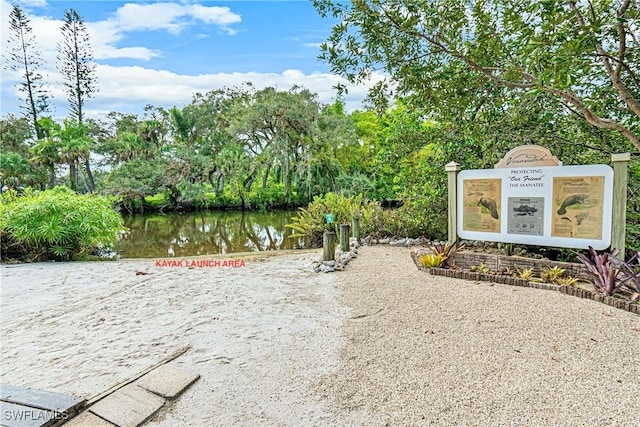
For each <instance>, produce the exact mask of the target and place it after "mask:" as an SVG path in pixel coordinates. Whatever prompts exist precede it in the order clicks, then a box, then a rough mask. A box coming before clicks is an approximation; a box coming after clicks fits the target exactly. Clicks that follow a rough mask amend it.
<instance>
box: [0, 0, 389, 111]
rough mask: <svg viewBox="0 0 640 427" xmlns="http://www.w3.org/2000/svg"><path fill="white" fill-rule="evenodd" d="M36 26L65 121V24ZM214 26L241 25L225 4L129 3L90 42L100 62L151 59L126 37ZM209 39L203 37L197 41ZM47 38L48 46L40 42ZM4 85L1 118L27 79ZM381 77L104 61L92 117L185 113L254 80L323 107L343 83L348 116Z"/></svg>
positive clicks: (98, 25) (5, 80)
mask: <svg viewBox="0 0 640 427" xmlns="http://www.w3.org/2000/svg"><path fill="white" fill-rule="evenodd" d="M0 6H1V7H2V19H3V22H8V16H9V12H10V9H11V4H10V3H9V2H8V1H7V0H0ZM28 14H29V17H30V19H31V26H32V27H33V31H34V36H35V37H36V40H37V41H38V42H39V43H38V46H39V47H40V49H41V52H40V57H41V59H42V60H43V62H44V63H45V64H46V67H44V68H43V69H41V70H39V71H40V72H41V74H42V75H43V77H44V79H45V81H46V82H49V83H50V84H49V88H50V89H51V90H52V92H53V95H54V103H55V109H54V111H55V113H54V115H55V116H56V118H60V117H64V116H66V114H67V112H68V105H67V101H66V94H65V93H64V89H63V87H62V84H61V83H62V80H63V79H62V77H61V75H60V74H59V72H58V71H57V70H56V68H55V67H56V63H57V61H56V55H57V42H58V41H60V40H61V35H60V26H61V25H62V21H60V20H56V19H53V18H51V17H50V16H37V15H31V14H30V13H29V12H28ZM194 20H197V21H201V22H204V23H206V24H209V25H214V26H215V27H216V28H218V29H219V30H220V31H223V32H225V33H227V34H233V30H232V29H230V28H229V26H230V25H232V24H236V23H239V22H241V17H240V15H237V14H235V13H233V12H231V10H230V9H229V8H227V7H218V6H210V7H206V6H203V5H200V4H188V3H153V4H134V3H128V4H126V5H124V6H122V7H120V8H119V9H117V11H116V12H114V13H113V14H112V15H111V16H109V18H108V19H106V20H102V21H99V22H87V23H86V25H87V29H88V31H89V34H90V42H91V46H92V50H93V52H94V58H95V59H96V60H98V61H100V60H105V59H113V58H130V59H136V60H142V61H146V60H150V59H152V58H154V57H159V56H161V52H159V51H155V50H153V49H149V48H147V47H144V46H121V44H122V42H123V40H124V39H125V37H126V36H127V33H128V32H133V31H150V30H154V31H155V30H157V31H169V32H179V31H181V30H182V29H184V28H185V26H187V25H191V23H192V22H193V21H194ZM1 27H2V30H1V31H2V44H3V46H2V48H3V51H5V44H6V39H7V33H6V29H5V26H4V25H3V26H1ZM202 35H204V34H203V33H200V34H199V36H202ZM42 40H46V43H40V41H42ZM310 46H311V45H310ZM0 73H2V74H1V80H2V103H1V104H0V115H5V114H7V113H8V112H14V113H16V112H18V111H19V109H18V104H19V102H20V101H19V99H18V97H17V90H16V88H15V86H14V85H15V84H16V83H19V82H20V81H21V77H20V75H19V73H13V72H9V71H6V70H4V69H3V70H2V71H0ZM381 78H382V76H381V75H377V74H376V75H374V76H373V77H372V79H371V80H370V82H369V83H368V84H365V85H361V86H353V85H350V84H348V83H347V82H346V80H345V79H343V78H341V77H338V76H336V75H333V74H330V73H319V72H315V73H306V74H305V73H303V72H302V71H300V70H293V69H289V70H284V71H282V72H280V73H261V72H247V73H239V72H237V73H216V74H200V75H187V74H178V73H175V72H171V71H167V70H154V69H151V68H149V67H143V66H136V65H128V66H115V65H106V64H98V67H97V79H98V87H99V91H98V92H97V93H96V94H95V98H93V99H90V100H88V102H87V105H86V111H87V113H88V114H89V115H90V116H92V117H94V118H102V117H104V114H106V113H107V112H110V111H120V112H132V113H137V114H141V113H142V109H143V107H144V106H145V105H147V104H151V105H154V106H158V107H164V108H170V107H172V106H174V105H175V106H177V107H178V108H181V107H183V106H185V105H187V104H188V103H190V102H191V99H192V96H193V94H194V93H195V92H202V93H205V92H208V91H210V90H214V89H221V88H224V87H234V86H240V85H242V84H243V83H245V82H251V83H253V85H254V87H256V88H257V89H262V88H264V87H267V86H272V87H276V88H278V89H279V90H288V89H290V88H291V87H292V86H293V85H298V86H302V87H305V88H307V89H309V90H310V91H311V92H313V93H317V94H318V98H319V100H320V102H322V103H331V102H333V101H335V96H336V91H335V89H334V87H335V86H336V85H338V84H341V85H344V86H346V87H347V88H348V90H349V93H348V95H346V96H345V97H344V100H345V102H346V107H347V109H348V110H349V111H352V110H354V109H357V108H361V103H362V100H363V99H364V98H365V96H366V93H367V90H368V88H369V87H371V86H372V85H373V84H374V83H375V82H377V81H378V80H380V79H381Z"/></svg>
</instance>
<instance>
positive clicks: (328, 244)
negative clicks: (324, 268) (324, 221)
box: [322, 231, 336, 261]
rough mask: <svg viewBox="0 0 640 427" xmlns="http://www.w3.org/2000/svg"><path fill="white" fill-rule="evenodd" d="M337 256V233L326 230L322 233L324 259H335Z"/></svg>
mask: <svg viewBox="0 0 640 427" xmlns="http://www.w3.org/2000/svg"><path fill="white" fill-rule="evenodd" d="M335 258H336V233H334V232H332V231H325V233H324V234H323V235H322V260H323V261H333V260H334V259H335Z"/></svg>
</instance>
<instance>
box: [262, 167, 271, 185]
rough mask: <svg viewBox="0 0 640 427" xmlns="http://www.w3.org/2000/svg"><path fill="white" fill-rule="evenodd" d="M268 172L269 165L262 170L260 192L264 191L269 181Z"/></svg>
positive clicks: (269, 170) (269, 169)
mask: <svg viewBox="0 0 640 427" xmlns="http://www.w3.org/2000/svg"><path fill="white" fill-rule="evenodd" d="M269 172H271V163H269V165H268V166H267V168H266V169H265V170H264V176H263V177H262V190H263V191H264V190H266V188H267V180H268V179H269Z"/></svg>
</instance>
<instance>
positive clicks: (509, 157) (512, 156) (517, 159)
mask: <svg viewBox="0 0 640 427" xmlns="http://www.w3.org/2000/svg"><path fill="white" fill-rule="evenodd" d="M531 166H562V162H561V161H560V160H558V158H557V157H556V156H554V155H553V154H551V151H549V149H547V148H545V147H541V146H539V145H521V146H519V147H516V148H514V149H513V150H511V151H509V152H508V153H507V154H505V156H504V157H503V158H502V159H501V160H500V161H499V162H498V163H496V166H495V167H496V169H498V168H522V167H531Z"/></svg>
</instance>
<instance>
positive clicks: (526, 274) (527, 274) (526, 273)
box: [518, 268, 533, 280]
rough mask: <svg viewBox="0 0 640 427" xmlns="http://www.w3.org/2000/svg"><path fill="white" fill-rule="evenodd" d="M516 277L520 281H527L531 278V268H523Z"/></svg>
mask: <svg viewBox="0 0 640 427" xmlns="http://www.w3.org/2000/svg"><path fill="white" fill-rule="evenodd" d="M518 276H520V278H521V279H525V280H529V279H531V278H532V277H533V268H524V269H522V270H519V271H518Z"/></svg>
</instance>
